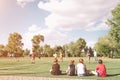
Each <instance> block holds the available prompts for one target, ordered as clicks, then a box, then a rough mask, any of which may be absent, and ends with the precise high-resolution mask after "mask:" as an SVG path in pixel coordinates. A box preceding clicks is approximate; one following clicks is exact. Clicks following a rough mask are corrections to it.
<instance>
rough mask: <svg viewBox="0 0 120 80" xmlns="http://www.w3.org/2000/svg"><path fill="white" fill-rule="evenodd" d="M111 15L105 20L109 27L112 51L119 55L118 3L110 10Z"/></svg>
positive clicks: (119, 17)
mask: <svg viewBox="0 0 120 80" xmlns="http://www.w3.org/2000/svg"><path fill="white" fill-rule="evenodd" d="M112 15H113V17H112V18H111V19H109V20H108V21H107V24H108V25H109V26H110V27H111V28H110V31H109V35H110V37H111V40H112V45H113V52H117V54H119V55H120V4H118V5H117V6H116V7H115V9H114V10H112ZM114 54H116V53H114Z"/></svg>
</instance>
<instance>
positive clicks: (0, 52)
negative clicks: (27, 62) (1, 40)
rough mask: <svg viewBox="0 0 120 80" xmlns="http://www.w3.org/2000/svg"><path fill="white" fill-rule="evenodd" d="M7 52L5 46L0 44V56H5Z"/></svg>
mask: <svg viewBox="0 0 120 80" xmlns="http://www.w3.org/2000/svg"><path fill="white" fill-rule="evenodd" d="M7 55H8V54H7V52H6V51H5V46H4V45H2V44H0V56H7Z"/></svg>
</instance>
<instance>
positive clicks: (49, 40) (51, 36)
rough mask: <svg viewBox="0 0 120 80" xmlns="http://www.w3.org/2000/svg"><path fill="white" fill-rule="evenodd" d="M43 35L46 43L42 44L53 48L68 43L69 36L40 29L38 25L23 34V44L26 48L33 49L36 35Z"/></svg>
mask: <svg viewBox="0 0 120 80" xmlns="http://www.w3.org/2000/svg"><path fill="white" fill-rule="evenodd" d="M37 34H41V35H43V36H44V38H45V41H44V43H42V45H44V44H49V45H51V46H54V45H62V44H64V41H67V35H66V34H63V33H61V32H59V31H56V30H52V29H40V27H39V26H37V25H32V26H30V27H29V28H28V32H27V33H24V34H23V43H25V44H24V48H28V49H32V42H31V39H32V37H33V36H34V35H37Z"/></svg>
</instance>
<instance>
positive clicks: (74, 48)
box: [69, 38, 86, 57]
mask: <svg viewBox="0 0 120 80" xmlns="http://www.w3.org/2000/svg"><path fill="white" fill-rule="evenodd" d="M85 46H86V41H85V40H84V39H83V38H79V39H78V40H77V41H76V42H75V43H74V42H71V43H69V53H70V55H71V56H72V57H78V56H79V57H80V56H81V52H82V50H83V49H84V47H85Z"/></svg>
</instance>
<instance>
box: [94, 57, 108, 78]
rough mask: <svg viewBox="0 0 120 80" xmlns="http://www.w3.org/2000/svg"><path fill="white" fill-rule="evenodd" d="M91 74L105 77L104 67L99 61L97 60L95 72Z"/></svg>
mask: <svg viewBox="0 0 120 80" xmlns="http://www.w3.org/2000/svg"><path fill="white" fill-rule="evenodd" d="M92 73H93V74H95V75H96V76H98V77H106V74H107V72H106V67H105V65H104V64H103V61H102V60H101V59H99V60H98V65H97V66H96V69H95V71H92Z"/></svg>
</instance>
